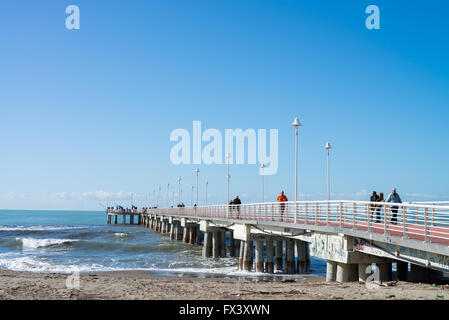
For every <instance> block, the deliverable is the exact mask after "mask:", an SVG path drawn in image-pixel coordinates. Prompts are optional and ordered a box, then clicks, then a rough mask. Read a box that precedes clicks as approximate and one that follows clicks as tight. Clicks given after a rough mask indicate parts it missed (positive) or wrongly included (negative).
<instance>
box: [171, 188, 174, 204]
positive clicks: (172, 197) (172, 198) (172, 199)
mask: <svg viewBox="0 0 449 320" xmlns="http://www.w3.org/2000/svg"><path fill="white" fill-rule="evenodd" d="M171 201H172V207H173V208H174V207H175V192H174V191H172V193H171Z"/></svg>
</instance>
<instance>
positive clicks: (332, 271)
mask: <svg viewBox="0 0 449 320" xmlns="http://www.w3.org/2000/svg"><path fill="white" fill-rule="evenodd" d="M336 280H337V262H335V261H332V260H327V268H326V281H327V282H332V281H336Z"/></svg>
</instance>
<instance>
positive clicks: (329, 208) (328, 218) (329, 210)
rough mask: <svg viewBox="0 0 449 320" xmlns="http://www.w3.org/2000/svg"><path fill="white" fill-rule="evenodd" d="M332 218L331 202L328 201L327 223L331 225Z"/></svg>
mask: <svg viewBox="0 0 449 320" xmlns="http://www.w3.org/2000/svg"><path fill="white" fill-rule="evenodd" d="M330 218H331V203H330V202H328V203H327V225H329V224H330V223H331V222H330Z"/></svg>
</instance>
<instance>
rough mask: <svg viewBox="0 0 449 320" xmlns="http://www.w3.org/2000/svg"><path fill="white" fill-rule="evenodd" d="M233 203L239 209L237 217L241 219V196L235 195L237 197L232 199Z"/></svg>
mask: <svg viewBox="0 0 449 320" xmlns="http://www.w3.org/2000/svg"><path fill="white" fill-rule="evenodd" d="M232 203H233V204H234V207H235V208H236V210H237V219H240V205H241V204H242V202H241V201H240V199H239V196H235V199H234V200H233V201H232Z"/></svg>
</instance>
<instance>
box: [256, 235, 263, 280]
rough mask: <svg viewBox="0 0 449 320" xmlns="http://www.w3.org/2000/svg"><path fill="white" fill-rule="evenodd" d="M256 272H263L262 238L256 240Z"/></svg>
mask: <svg viewBox="0 0 449 320" xmlns="http://www.w3.org/2000/svg"><path fill="white" fill-rule="evenodd" d="M256 272H264V263H263V241H262V240H256Z"/></svg>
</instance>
